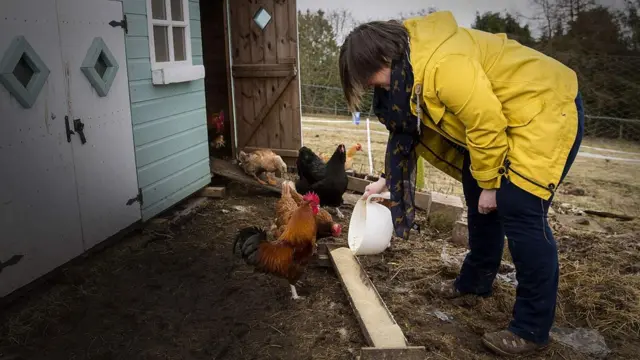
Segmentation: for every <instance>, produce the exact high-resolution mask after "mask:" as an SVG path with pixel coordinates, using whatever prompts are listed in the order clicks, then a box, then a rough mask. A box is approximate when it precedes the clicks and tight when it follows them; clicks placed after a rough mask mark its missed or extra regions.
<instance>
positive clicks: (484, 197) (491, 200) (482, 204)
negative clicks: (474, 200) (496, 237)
mask: <svg viewBox="0 0 640 360" xmlns="http://www.w3.org/2000/svg"><path fill="white" fill-rule="evenodd" d="M497 208H498V205H497V204H496V190H495V189H491V190H487V189H484V190H482V192H481V193H480V200H478V212H479V213H480V214H488V213H490V212H492V211H494V210H496V209H497Z"/></svg>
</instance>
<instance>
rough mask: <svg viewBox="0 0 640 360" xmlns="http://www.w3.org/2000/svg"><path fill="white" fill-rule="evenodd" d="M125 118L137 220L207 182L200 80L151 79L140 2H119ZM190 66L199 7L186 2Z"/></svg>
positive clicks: (197, 57) (198, 47)
mask: <svg viewBox="0 0 640 360" xmlns="http://www.w3.org/2000/svg"><path fill="white" fill-rule="evenodd" d="M123 4H124V11H125V14H126V15H127V21H128V22H129V33H128V34H126V37H125V41H126V52H127V72H128V74H129V94H130V98H131V121H132V123H133V139H134V144H135V151H136V167H137V171H138V186H139V187H140V189H141V190H142V194H143V198H144V204H143V205H142V209H141V212H142V220H143V221H147V220H149V219H150V218H152V217H154V216H156V215H157V214H159V213H161V212H162V211H164V210H166V209H168V208H170V207H171V206H173V205H175V204H176V203H178V202H179V201H181V200H183V199H184V198H186V197H187V196H189V195H191V194H193V193H194V192H196V191H198V190H199V189H201V188H203V187H205V186H207V185H208V184H209V183H210V182H211V174H210V168H209V141H208V134H207V126H206V123H207V120H206V117H207V111H206V101H205V92H204V80H203V79H200V80H196V81H190V82H185V83H178V84H170V85H154V84H153V83H152V81H151V79H152V76H151V62H150V57H151V56H150V54H149V34H148V23H147V13H148V9H147V8H146V6H147V3H146V0H123ZM188 4H189V25H190V27H191V39H190V40H189V41H191V47H192V49H191V50H192V59H193V64H195V65H199V64H202V61H203V60H202V40H201V39H200V37H201V31H200V25H201V24H200V5H199V1H198V0H190V1H189V2H188Z"/></svg>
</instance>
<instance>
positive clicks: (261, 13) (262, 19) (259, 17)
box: [253, 7, 271, 30]
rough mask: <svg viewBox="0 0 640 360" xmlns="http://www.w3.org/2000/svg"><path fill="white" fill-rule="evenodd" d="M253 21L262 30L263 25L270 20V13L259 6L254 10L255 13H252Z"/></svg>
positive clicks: (265, 25)
mask: <svg viewBox="0 0 640 360" xmlns="http://www.w3.org/2000/svg"><path fill="white" fill-rule="evenodd" d="M253 21H254V22H255V23H256V25H258V27H260V29H261V30H264V28H265V27H267V25H268V24H269V21H271V15H270V14H269V13H268V12H267V10H265V9H264V8H262V7H261V8H260V9H259V10H258V11H256V13H255V15H253Z"/></svg>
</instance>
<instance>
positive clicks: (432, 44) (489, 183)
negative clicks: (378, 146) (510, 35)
mask: <svg viewBox="0 0 640 360" xmlns="http://www.w3.org/2000/svg"><path fill="white" fill-rule="evenodd" d="M404 24H405V26H406V28H407V29H408V31H409V37H410V44H411V45H410V46H411V58H410V60H411V64H412V66H413V72H414V87H413V90H412V94H411V98H412V104H411V110H412V112H413V113H414V114H416V115H417V116H418V117H419V118H420V119H421V121H422V122H423V123H424V124H425V125H426V128H427V129H426V130H423V133H422V139H421V145H420V146H418V150H417V151H418V153H419V154H420V156H422V157H423V158H425V159H426V160H427V161H429V162H430V163H431V164H432V165H434V166H435V167H437V168H438V169H440V170H442V171H444V172H445V173H447V174H449V175H450V176H453V177H454V178H456V179H458V180H459V181H460V180H461V169H462V160H463V157H462V155H460V153H459V152H457V151H456V150H455V149H454V148H453V147H452V146H451V144H450V143H449V142H447V141H445V139H444V138H447V139H449V140H450V141H452V142H453V143H456V144H458V145H461V146H464V147H465V148H467V149H468V150H469V153H470V156H471V174H472V175H473V177H474V178H475V179H476V180H477V182H478V184H479V185H480V187H482V188H484V189H494V188H499V187H500V180H501V178H502V176H503V175H504V176H508V178H509V179H510V180H511V181H512V182H513V183H514V184H515V185H517V186H518V187H520V188H521V189H523V190H525V191H527V192H530V193H532V194H534V195H536V196H538V197H540V198H543V199H548V198H549V197H550V196H551V194H552V192H553V191H554V190H555V188H556V187H557V185H558V182H559V181H560V177H561V175H562V171H563V169H564V166H565V163H566V160H567V157H568V155H569V151H570V149H571V147H572V146H573V143H574V140H575V138H576V133H577V129H578V114H577V109H576V105H575V98H576V96H577V94H578V80H577V76H576V74H575V72H574V71H573V70H571V69H569V68H568V67H566V66H565V65H563V64H561V63H560V62H558V61H556V60H554V59H552V58H551V57H548V56H546V55H544V54H542V53H540V52H537V51H535V50H533V49H531V48H528V47H525V46H522V45H520V44H519V43H518V42H516V41H514V40H509V39H507V37H506V35H504V34H490V33H487V32H483V31H479V30H474V29H467V28H463V27H458V24H457V23H456V20H455V19H454V17H453V15H452V14H451V13H450V12H448V11H441V12H436V13H433V14H430V15H427V16H424V17H419V18H413V19H409V20H406V21H405V22H404ZM418 103H419V104H420V106H417V104H418ZM426 113H428V115H429V116H425V114H426ZM423 129H424V127H423Z"/></svg>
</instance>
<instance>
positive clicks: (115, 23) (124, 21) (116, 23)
mask: <svg viewBox="0 0 640 360" xmlns="http://www.w3.org/2000/svg"><path fill="white" fill-rule="evenodd" d="M109 25H111V26H112V27H118V26H119V27H121V28H122V29H124V33H125V34H128V33H129V26H128V24H127V15H124V16H123V19H122V20H120V21H115V20H111V21H109Z"/></svg>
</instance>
